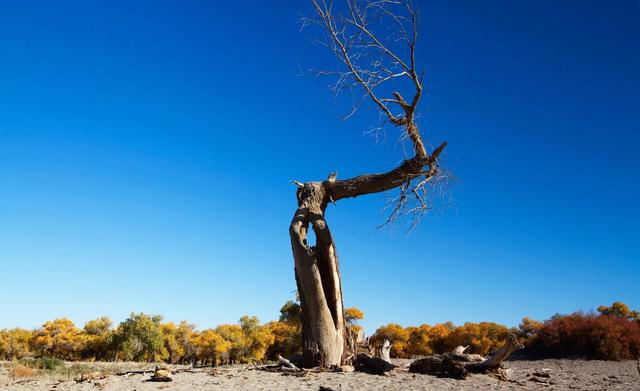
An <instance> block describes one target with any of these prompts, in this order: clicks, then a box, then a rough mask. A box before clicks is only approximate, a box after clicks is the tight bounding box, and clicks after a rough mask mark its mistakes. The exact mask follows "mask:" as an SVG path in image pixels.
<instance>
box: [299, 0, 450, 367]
mask: <svg viewBox="0 0 640 391" xmlns="http://www.w3.org/2000/svg"><path fill="white" fill-rule="evenodd" d="M311 4H312V6H313V10H314V16H313V17H310V18H304V19H303V20H302V22H303V25H305V26H306V25H311V24H313V25H316V26H320V28H321V29H322V31H323V32H324V33H326V34H325V38H326V40H325V41H324V44H325V45H326V47H327V48H328V49H329V50H330V51H331V52H332V53H333V54H335V56H336V58H337V59H338V60H339V64H340V66H341V68H340V70H339V71H336V72H326V71H318V72H317V73H318V75H328V76H335V77H336V83H335V84H334V87H333V88H334V90H335V91H336V92H339V91H344V90H351V91H360V92H362V95H361V97H362V99H361V100H360V102H359V103H357V104H356V105H355V106H354V108H353V110H352V111H351V112H350V113H349V115H351V114H353V113H354V112H355V111H356V110H357V109H358V108H359V107H360V103H362V101H363V100H364V101H366V100H368V101H369V102H371V103H373V105H374V107H375V108H377V109H378V110H379V112H380V113H381V115H382V117H383V119H384V122H385V123H386V124H388V125H390V126H393V127H395V128H397V129H399V130H400V137H401V138H402V139H403V140H405V141H406V142H408V143H409V144H410V145H411V150H412V154H411V155H410V156H407V158H406V159H405V160H404V161H403V162H402V163H401V164H399V165H398V166H397V167H395V168H393V169H391V170H390V171H388V172H385V173H379V174H363V175H360V176H356V177H354V178H350V179H345V180H338V179H337V178H336V175H335V174H330V175H329V177H328V178H327V179H326V180H324V181H318V182H306V183H301V182H298V181H294V183H295V184H296V185H297V186H298V191H297V199H298V209H297V210H296V212H295V214H294V217H293V220H292V222H291V225H290V228H289V235H290V237H291V245H292V249H293V257H294V262H295V275H296V283H297V286H298V294H299V297H300V302H301V307H302V315H301V316H302V339H303V345H302V346H303V363H304V366H305V367H315V366H320V367H331V366H336V365H341V364H343V363H344V361H345V360H346V358H347V357H353V354H352V353H351V352H348V347H349V346H350V344H349V343H348V338H349V334H348V332H347V329H346V322H345V318H344V308H343V300H342V286H341V280H340V270H339V265H338V255H337V252H336V246H335V243H334V240H333V237H332V235H331V231H330V230H329V226H328V225H327V221H326V219H325V211H326V208H327V206H328V205H329V204H330V203H336V202H338V201H340V200H342V199H344V198H351V197H358V196H362V195H365V194H372V193H380V192H386V191H389V190H393V189H398V195H397V197H396V198H395V201H394V202H393V205H392V207H391V213H390V216H389V218H388V220H387V223H392V222H393V221H395V220H396V219H397V218H399V217H400V216H402V215H405V214H406V215H410V216H411V217H412V218H413V221H414V223H417V222H418V221H419V220H420V217H421V216H422V215H423V214H424V213H426V212H427V211H428V210H429V209H430V202H429V197H428V194H429V193H428V191H427V190H428V188H429V186H433V183H434V182H437V180H438V178H440V170H439V167H438V157H439V156H440V153H441V152H442V150H443V149H444V147H445V146H446V142H444V143H442V144H440V146H438V147H437V148H435V149H433V150H432V151H430V152H428V151H427V147H426V146H425V142H424V141H423V138H422V135H421V133H420V130H419V127H418V124H417V123H416V114H417V111H416V110H417V107H418V104H419V103H420V98H421V97H422V92H423V76H424V71H423V70H422V69H418V67H417V64H416V56H415V50H416V41H417V38H418V31H417V17H418V14H417V12H416V10H415V9H414V8H413V7H412V6H411V4H410V3H408V2H404V1H401V0H393V1H391V0H344V3H343V4H341V5H340V6H341V7H342V8H341V10H339V11H338V10H337V9H338V8H339V7H338V6H337V5H336V6H335V7H334V4H333V2H326V1H325V0H311ZM381 27H385V30H384V33H383V35H377V31H375V30H376V29H380V30H382V29H381ZM388 27H392V28H393V30H394V31H395V33H394V35H389V34H388ZM383 36H384V38H383ZM396 87H397V88H398V89H399V90H398V91H395V90H388V89H389V88H394V89H395V88H396ZM387 90H388V91H387ZM401 91H403V92H401ZM309 226H311V228H312V229H313V231H314V232H315V237H316V243H315V246H311V245H310V244H309V243H308V242H307V232H308V230H309Z"/></svg>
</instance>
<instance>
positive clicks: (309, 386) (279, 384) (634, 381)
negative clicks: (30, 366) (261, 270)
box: [0, 359, 640, 391]
mask: <svg viewBox="0 0 640 391" xmlns="http://www.w3.org/2000/svg"><path fill="white" fill-rule="evenodd" d="M397 363H398V364H404V363H406V361H405V362H401V361H398V362H397ZM11 365H12V364H10V363H3V364H2V366H1V367H0V389H2V390H20V391H26V390H34V391H36V390H37V391H40V390H106V391H109V390H113V391H132V390H136V391H143V390H162V389H167V390H318V389H319V388H320V386H324V387H330V388H331V389H333V390H463V391H464V390H473V391H479V390H541V389H545V390H625V391H628V390H640V373H639V369H638V367H637V363H636V362H635V361H622V362H611V361H586V360H568V359H563V360H539V361H507V362H505V365H504V367H505V369H506V370H507V373H508V375H509V381H503V380H498V379H496V378H494V377H491V376H488V375H470V376H469V377H468V378H467V379H466V380H453V379H443V378H437V377H434V376H429V375H418V374H412V373H409V372H408V371H407V370H406V369H405V368H402V369H398V370H395V371H393V372H391V373H390V374H388V375H386V376H376V375H367V374H364V373H336V372H321V373H316V372H309V373H307V374H306V375H304V376H295V375H290V374H282V373H273V372H265V371H258V370H255V369H254V368H253V367H252V366H247V365H238V366H225V367H219V368H215V369H212V368H201V369H193V370H191V371H186V372H185V371H184V370H185V369H187V368H188V367H184V366H171V367H170V368H171V369H172V370H173V371H175V372H176V373H174V374H173V375H172V378H173V381H172V382H168V383H157V382H149V381H147V380H148V379H149V378H150V377H151V374H150V373H144V374H130V375H126V376H116V375H110V376H108V377H106V378H104V379H97V380H93V381H86V382H82V383H78V382H76V381H74V380H73V375H71V374H70V373H67V374H66V375H65V374H64V373H58V374H53V375H52V374H48V375H47V374H39V375H34V376H33V377H30V378H16V379H12V378H11V377H10V375H9V368H10V366H11ZM68 365H72V364H68ZM90 365H92V366H93V367H94V368H96V367H98V368H99V369H100V370H104V371H109V372H111V373H117V372H122V369H123V368H126V364H123V363H117V364H113V363H99V364H97V363H90ZM132 365H136V366H135V367H132V368H133V369H152V368H153V365H152V364H149V365H147V366H143V367H141V366H140V364H132ZM544 372H548V373H549V377H544V376H535V375H533V374H534V373H538V374H539V375H540V373H544Z"/></svg>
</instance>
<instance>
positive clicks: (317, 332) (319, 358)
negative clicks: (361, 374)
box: [289, 182, 348, 367]
mask: <svg viewBox="0 0 640 391" xmlns="http://www.w3.org/2000/svg"><path fill="white" fill-rule="evenodd" d="M328 202H329V194H328V192H327V187H326V186H325V184H324V183H318V182H312V183H306V184H304V185H303V186H302V187H301V188H299V189H298V209H297V211H296V213H295V215H294V217H293V221H292V222H291V226H290V228H289V234H290V236H291V246H292V249H293V257H294V262H295V273H296V283H297V285H298V295H299V297H300V304H301V308H302V314H301V318H302V319H301V320H302V360H303V366H304V367H315V366H321V367H331V366H337V365H340V364H341V363H342V358H343V353H344V351H345V349H344V348H345V345H346V341H347V339H348V334H347V329H346V327H345V326H346V322H345V319H344V308H343V303H342V287H341V281H340V271H339V268H338V255H337V253H336V249H335V246H334V243H333V238H332V237H331V231H329V227H328V225H327V223H326V221H325V220H324V211H325V209H326V207H327V203H328ZM309 224H311V226H312V227H313V230H314V232H315V236H316V245H315V246H314V247H311V246H309V245H308V243H307V231H308V229H309Z"/></svg>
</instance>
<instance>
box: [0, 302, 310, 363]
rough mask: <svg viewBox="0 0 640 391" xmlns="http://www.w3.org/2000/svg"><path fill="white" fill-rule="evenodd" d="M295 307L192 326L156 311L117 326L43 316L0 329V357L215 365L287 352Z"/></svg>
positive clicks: (293, 337)
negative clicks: (34, 325)
mask: <svg viewBox="0 0 640 391" xmlns="http://www.w3.org/2000/svg"><path fill="white" fill-rule="evenodd" d="M296 308H298V312H299V307H297V305H295V304H294V303H291V302H289V303H287V304H286V305H285V306H284V307H283V309H282V311H283V312H282V315H281V320H279V321H275V322H269V323H266V324H260V322H259V320H258V318H256V317H255V316H251V317H250V316H243V317H242V318H240V321H239V322H238V323H237V324H224V325H220V326H218V327H216V328H210V329H206V330H201V331H199V330H196V326H195V325H193V324H190V323H188V322H186V321H183V322H181V323H179V324H175V323H173V322H162V317H161V316H149V315H146V314H142V313H139V314H136V313H134V314H131V316H130V317H129V318H128V319H126V320H125V321H124V322H122V323H120V324H119V325H118V326H117V327H115V328H113V327H112V325H113V324H112V322H111V320H110V319H109V318H107V317H102V318H99V319H95V320H91V321H89V322H87V323H86V324H85V325H84V327H83V328H78V327H76V325H75V324H74V323H73V322H72V321H71V320H69V319H66V318H60V319H55V320H52V321H48V322H46V323H44V324H43V325H42V327H40V328H38V329H36V330H26V329H22V328H15V329H10V330H0V360H2V359H4V360H13V359H22V358H26V357H51V358H58V359H62V360H68V361H76V360H88V361H93V360H101V361H115V360H123V361H149V362H152V361H153V362H155V361H165V362H168V363H193V364H201V365H217V364H218V363H220V362H226V363H235V362H249V361H251V360H265V359H267V358H274V357H275V356H277V355H278V354H282V355H291V354H293V353H295V352H296V351H297V350H298V349H299V344H300V343H299V340H300V321H299V315H298V316H297V317H293V316H291V314H290V313H287V311H289V312H291V311H292V310H296Z"/></svg>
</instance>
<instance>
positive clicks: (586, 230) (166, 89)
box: [0, 0, 640, 331]
mask: <svg viewBox="0 0 640 391" xmlns="http://www.w3.org/2000/svg"><path fill="white" fill-rule="evenodd" d="M420 3H421V10H422V24H421V30H420V31H421V40H420V44H419V48H418V51H419V54H420V57H419V61H421V62H422V63H424V64H426V65H427V67H428V74H427V93H426V96H425V99H424V101H423V105H422V111H421V113H422V115H421V125H422V128H423V132H424V135H425V137H426V138H427V139H428V140H429V141H430V142H431V143H433V144H436V143H439V142H441V141H442V140H448V141H449V145H448V147H447V150H446V154H445V155H444V157H445V162H446V166H447V167H448V168H450V169H451V170H452V171H453V172H454V173H455V175H456V177H457V178H458V179H459V181H458V182H457V183H456V184H455V185H454V187H453V188H451V190H450V194H451V196H452V198H453V199H454V200H455V203H454V206H453V207H451V208H449V209H446V210H444V211H441V212H439V213H437V214H435V215H433V216H432V217H430V218H428V219H426V220H425V221H424V222H423V224H422V225H421V226H420V227H419V228H417V229H416V230H415V231H414V232H413V233H412V234H410V235H409V236H407V235H405V234H404V230H403V229H400V228H397V229H395V230H391V231H389V230H385V231H378V230H376V226H377V225H378V224H380V223H381V222H383V221H384V218H385V216H384V215H383V214H381V212H380V210H381V208H382V206H384V201H385V196H369V197H365V198H361V199H356V200H348V201H343V202H340V203H339V204H338V205H337V206H330V207H329V209H328V212H327V214H328V221H329V224H330V225H331V227H332V229H333V232H334V235H335V238H336V242H337V245H338V252H339V254H340V257H341V259H340V261H341V268H342V273H343V285H344V296H345V305H347V306H352V305H355V306H358V307H360V308H361V309H362V310H363V311H364V312H365V314H366V319H365V321H364V322H363V324H364V326H365V327H366V328H367V329H368V330H369V331H373V330H374V329H375V328H376V327H377V326H378V325H380V324H384V323H388V322H398V323H401V324H403V325H410V324H420V323H430V324H433V323H436V322H443V321H447V320H452V321H453V322H455V323H462V322H464V321H480V320H493V321H497V322H502V323H505V324H508V325H516V324H517V323H518V322H519V320H520V319H521V318H522V317H523V316H532V317H534V318H538V319H544V318H548V317H549V316H551V315H553V314H554V313H556V312H560V313H566V312H571V311H574V310H580V309H583V310H590V309H593V308H595V307H596V306H597V305H599V304H605V303H607V304H608V303H611V302H612V301H614V300H622V301H625V302H627V303H628V304H629V305H630V306H632V307H634V308H639V307H640V288H639V287H638V282H639V280H640V240H639V239H638V236H639V234H640V223H639V220H640V207H639V206H638V201H639V200H640V184H639V182H640V174H639V173H638V169H639V168H640V155H639V154H638V150H639V149H640V135H639V132H638V131H639V129H640V119H639V115H638V113H639V111H638V110H639V108H640V107H639V106H640V92H639V91H640V90H639V87H640V75H639V69H640V44H639V42H640V25H639V24H638V23H637V21H638V18H639V17H640V3H638V2H637V1H616V2H605V1H561V2H558V1H499V2H492V1H483V2H477V1H469V2H459V1H438V2H435V1H425V2H420ZM307 10H309V7H308V4H307V2H305V1H298V2H294V1H284V0H282V1H268V2H267V1H262V2H258V1H254V2H243V1H232V2H213V1H198V2H195V1H172V2H168V1H153V2H151V1H149V2H143V1H137V2H124V1H120V2H116V1H103V2H100V1H76V2H72V1H61V2H50V1H42V2H37V1H20V2H8V1H7V2H3V4H2V12H1V13H0V56H1V57H0V223H1V224H0V265H1V273H2V274H1V280H0V328H1V327H14V326H22V327H35V326H38V325H39V324H41V323H42V322H43V321H45V320H47V319H52V318H55V317H60V316H67V317H69V318H71V319H72V320H74V321H76V322H78V323H80V324H82V323H83V322H84V321H86V320H88V319H92V318H95V317H98V316H101V315H108V316H110V317H111V318H112V319H114V320H115V321H121V320H123V319H124V318H126V316H127V315H128V314H129V313H130V312H131V311H144V312H148V313H161V314H163V315H165V317H166V318H167V319H168V320H173V321H179V320H181V319H188V320H189V321H192V322H195V323H197V324H198V325H199V327H208V326H213V325H216V324H219V323H225V322H235V321H237V319H238V318H239V317H240V316H242V315H243V314H252V315H257V316H258V317H260V318H261V319H262V320H263V321H267V320H270V319H274V318H276V317H277V315H278V309H279V308H280V306H281V305H282V303H284V301H286V300H288V299H291V298H293V294H292V291H294V289H295V282H294V278H293V260H292V257H291V249H290V244H289V237H288V224H289V222H290V219H291V217H292V214H293V212H294V210H295V207H296V204H295V202H296V201H295V188H294V187H293V186H292V185H291V184H290V183H289V181H290V180H291V179H297V180H301V181H307V180H319V179H324V178H326V175H327V174H328V173H329V172H330V171H334V170H338V171H339V176H340V177H341V178H346V177H349V176H353V175H357V174H361V173H365V172H375V171H382V170H387V169H389V168H391V167H393V166H394V165H395V164H396V163H397V162H398V161H399V160H400V159H402V156H403V154H402V151H401V149H400V148H399V147H398V146H397V144H396V142H395V141H396V137H395V135H394V134H393V133H390V134H389V135H388V139H387V140H386V141H385V142H383V143H377V144H376V143H375V140H373V139H372V138H370V137H367V136H365V135H363V129H365V128H366V126H367V125H369V124H371V122H372V118H371V117H370V116H368V115H365V114H366V113H368V112H367V111H366V110H365V111H364V112H363V113H362V114H360V115H358V116H356V117H355V118H353V119H352V120H350V121H347V122H342V121H341V120H340V119H338V118H337V117H338V115H339V114H341V113H343V112H344V111H345V107H343V106H337V105H336V104H335V100H334V99H333V98H332V97H331V95H330V94H329V93H328V92H327V91H326V89H324V84H325V82H324V81H319V80H317V79H315V78H313V77H311V76H301V75H300V70H301V69H302V70H305V69H308V68H312V67H317V66H318V65H319V64H327V63H328V62H329V61H331V59H330V57H329V54H328V53H326V52H325V51H324V50H323V49H322V48H320V47H318V46H314V45H313V44H312V43H311V42H310V34H309V33H308V32H302V33H301V32H299V31H298V27H297V26H296V20H297V17H298V15H299V14H300V13H301V12H307Z"/></svg>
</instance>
